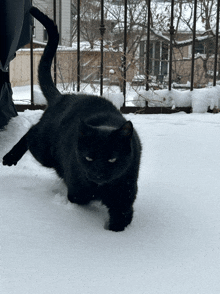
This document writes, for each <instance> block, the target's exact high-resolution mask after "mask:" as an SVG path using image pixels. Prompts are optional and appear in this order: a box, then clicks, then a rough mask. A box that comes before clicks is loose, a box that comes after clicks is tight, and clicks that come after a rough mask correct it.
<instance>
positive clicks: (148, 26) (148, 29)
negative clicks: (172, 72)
mask: <svg viewBox="0 0 220 294" xmlns="http://www.w3.org/2000/svg"><path fill="white" fill-rule="evenodd" d="M150 14H151V13H150V0H148V7H147V48H146V55H147V60H146V91H148V90H149V74H150V71H149V67H150ZM146 104H147V101H146ZM146 106H147V105H146Z"/></svg>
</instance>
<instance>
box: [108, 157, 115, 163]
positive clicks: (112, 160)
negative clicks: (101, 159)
mask: <svg viewBox="0 0 220 294" xmlns="http://www.w3.org/2000/svg"><path fill="white" fill-rule="evenodd" d="M108 162H111V163H114V162H116V158H111V159H109V160H108Z"/></svg>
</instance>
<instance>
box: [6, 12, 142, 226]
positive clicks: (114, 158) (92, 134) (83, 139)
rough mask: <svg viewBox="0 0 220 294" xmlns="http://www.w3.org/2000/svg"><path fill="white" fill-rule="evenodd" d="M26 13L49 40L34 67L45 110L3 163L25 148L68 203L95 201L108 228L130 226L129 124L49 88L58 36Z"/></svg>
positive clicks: (48, 23) (99, 105) (133, 173)
mask: <svg viewBox="0 0 220 294" xmlns="http://www.w3.org/2000/svg"><path fill="white" fill-rule="evenodd" d="M30 13H31V14H32V15H33V16H34V17H35V18H36V19H37V20H39V21H40V22H41V23H42V24H43V25H44V26H45V28H46V29H47V32H48V37H49V41H48V44H47V46H46V48H45V50H44V53H43V56H42V58H41V61H40V64H39V68H38V78H39V84H40V87H41V90H42V92H43V94H44V96H45V97H46V99H47V101H48V108H47V109H46V111H45V112H44V114H43V116H42V118H41V119H40V121H39V123H37V124H36V125H34V126H33V127H32V128H31V129H30V130H29V131H28V132H27V133H26V135H25V136H24V137H23V138H21V140H20V141H19V142H18V143H17V144H16V145H15V146H14V147H13V148H12V150H11V151H10V152H9V153H7V154H6V155H5V156H4V158H3V164H4V165H9V166H11V165H13V164H14V165H16V164H17V162H18V161H19V160H20V159H21V157H22V156H23V155H24V153H25V152H26V151H27V150H28V149H29V150H30V152H31V153H32V154H33V156H34V157H35V158H36V159H37V160H38V161H39V162H40V163H41V164H42V165H43V166H46V167H51V168H54V169H55V170H56V172H57V174H58V175H59V176H60V177H61V178H63V180H64V182H65V183H66V185H67V188H68V199H69V201H71V202H73V203H77V204H81V205H84V204H88V203H89V202H90V201H92V200H100V201H102V203H103V204H104V205H106V206H107V208H108V211H109V216H110V219H109V224H108V229H109V230H112V231H122V230H124V228H125V227H126V226H127V225H129V224H130V222H131V220H132V216H133V203H134V200H135V198H136V193H137V178H138V171H139V164H140V156H141V144H140V141H139V138H138V135H137V133H136V132H135V130H134V129H133V126H132V123H131V122H130V121H126V120H125V118H124V117H123V116H122V115H121V113H120V112H119V111H118V110H117V109H116V107H115V106H114V105H113V104H112V103H111V102H110V101H108V100H106V99H104V98H102V97H97V96H90V95H75V94H71V95H62V94H60V92H59V91H58V90H57V88H56V87H55V85H54V84H53V81H52V78H51V72H50V71H51V63H52V59H53V57H54V54H55V52H56V49H57V46H58V41H59V34H58V31H57V27H56V26H55V25H54V23H53V21H52V20H50V19H49V18H48V17H47V16H46V15H44V14H43V13H42V12H40V11H39V10H38V9H37V8H35V7H32V8H31V10H30Z"/></svg>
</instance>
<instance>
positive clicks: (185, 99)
mask: <svg viewBox="0 0 220 294" xmlns="http://www.w3.org/2000/svg"><path fill="white" fill-rule="evenodd" d="M145 101H148V106H149V107H173V108H175V107H192V112H194V113H205V112H207V110H208V108H210V109H212V110H213V109H214V108H219V106H220V86H215V87H208V88H203V89H194V90H193V91H190V90H186V91H178V90H175V89H171V91H169V90H166V89H165V90H155V91H152V90H149V91H145V90H141V91H139V92H138V93H137V94H136V96H135V97H134V98H133V103H134V105H135V106H139V107H144V106H145Z"/></svg>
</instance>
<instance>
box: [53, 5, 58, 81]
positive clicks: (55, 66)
mask: <svg viewBox="0 0 220 294" xmlns="http://www.w3.org/2000/svg"><path fill="white" fill-rule="evenodd" d="M56 11H57V10H56V0H53V21H54V23H55V24H56V22H57V18H56V14H57V12H56ZM53 66H54V71H53V81H54V84H55V85H56V84H57V54H55V55H54V61H53Z"/></svg>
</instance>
